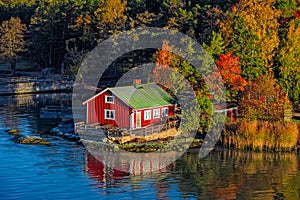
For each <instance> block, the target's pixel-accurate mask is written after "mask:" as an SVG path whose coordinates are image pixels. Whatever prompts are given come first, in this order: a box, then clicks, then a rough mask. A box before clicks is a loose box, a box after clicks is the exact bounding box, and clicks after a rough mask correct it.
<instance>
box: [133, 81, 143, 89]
mask: <svg viewBox="0 0 300 200" xmlns="http://www.w3.org/2000/svg"><path fill="white" fill-rule="evenodd" d="M133 87H135V88H136V89H141V88H143V86H142V80H141V79H133Z"/></svg>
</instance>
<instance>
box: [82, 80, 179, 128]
mask: <svg viewBox="0 0 300 200" xmlns="http://www.w3.org/2000/svg"><path fill="white" fill-rule="evenodd" d="M174 103H175V101H174V99H173V98H172V97H171V96H170V95H169V94H168V93H167V92H166V91H164V90H163V89H162V88H160V87H159V86H158V85H157V84H155V83H151V84H141V83H140V81H137V82H135V84H134V85H132V86H124V87H114V88H107V89H105V90H103V91H102V92H100V93H99V94H97V95H95V96H94V97H92V98H90V99H88V100H87V101H85V102H84V103H83V104H85V105H86V107H87V119H86V121H87V123H98V124H100V125H108V124H109V125H113V126H115V127H120V128H127V129H129V128H132V129H135V128H142V127H145V126H148V125H152V124H158V123H161V122H162V121H165V120H166V119H167V118H168V117H170V116H172V115H174V109H175V105H174Z"/></svg>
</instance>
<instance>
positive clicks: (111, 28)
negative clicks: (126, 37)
mask: <svg viewBox="0 0 300 200" xmlns="http://www.w3.org/2000/svg"><path fill="white" fill-rule="evenodd" d="M126 5H127V1H124V0H104V1H102V3H101V4H100V6H99V7H98V8H97V9H96V10H95V12H94V15H95V18H96V20H97V29H98V32H99V34H100V38H101V40H102V39H106V38H108V37H109V36H110V35H111V34H115V33H118V32H119V31H122V30H124V28H125V23H126V20H127V16H126V15H125V12H126V9H127V7H126Z"/></svg>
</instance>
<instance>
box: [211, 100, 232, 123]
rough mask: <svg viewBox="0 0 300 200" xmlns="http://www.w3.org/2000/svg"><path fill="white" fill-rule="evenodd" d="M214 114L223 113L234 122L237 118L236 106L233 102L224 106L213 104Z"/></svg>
mask: <svg viewBox="0 0 300 200" xmlns="http://www.w3.org/2000/svg"><path fill="white" fill-rule="evenodd" d="M214 108H215V112H216V113H224V115H225V116H227V117H228V119H229V120H230V121H231V122H235V121H236V120H237V117H238V106H237V105H236V104H235V103H233V102H227V103H224V104H214Z"/></svg>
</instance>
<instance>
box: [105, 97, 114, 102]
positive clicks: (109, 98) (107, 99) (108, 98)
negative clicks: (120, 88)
mask: <svg viewBox="0 0 300 200" xmlns="http://www.w3.org/2000/svg"><path fill="white" fill-rule="evenodd" d="M105 103H114V97H113V96H105Z"/></svg>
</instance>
